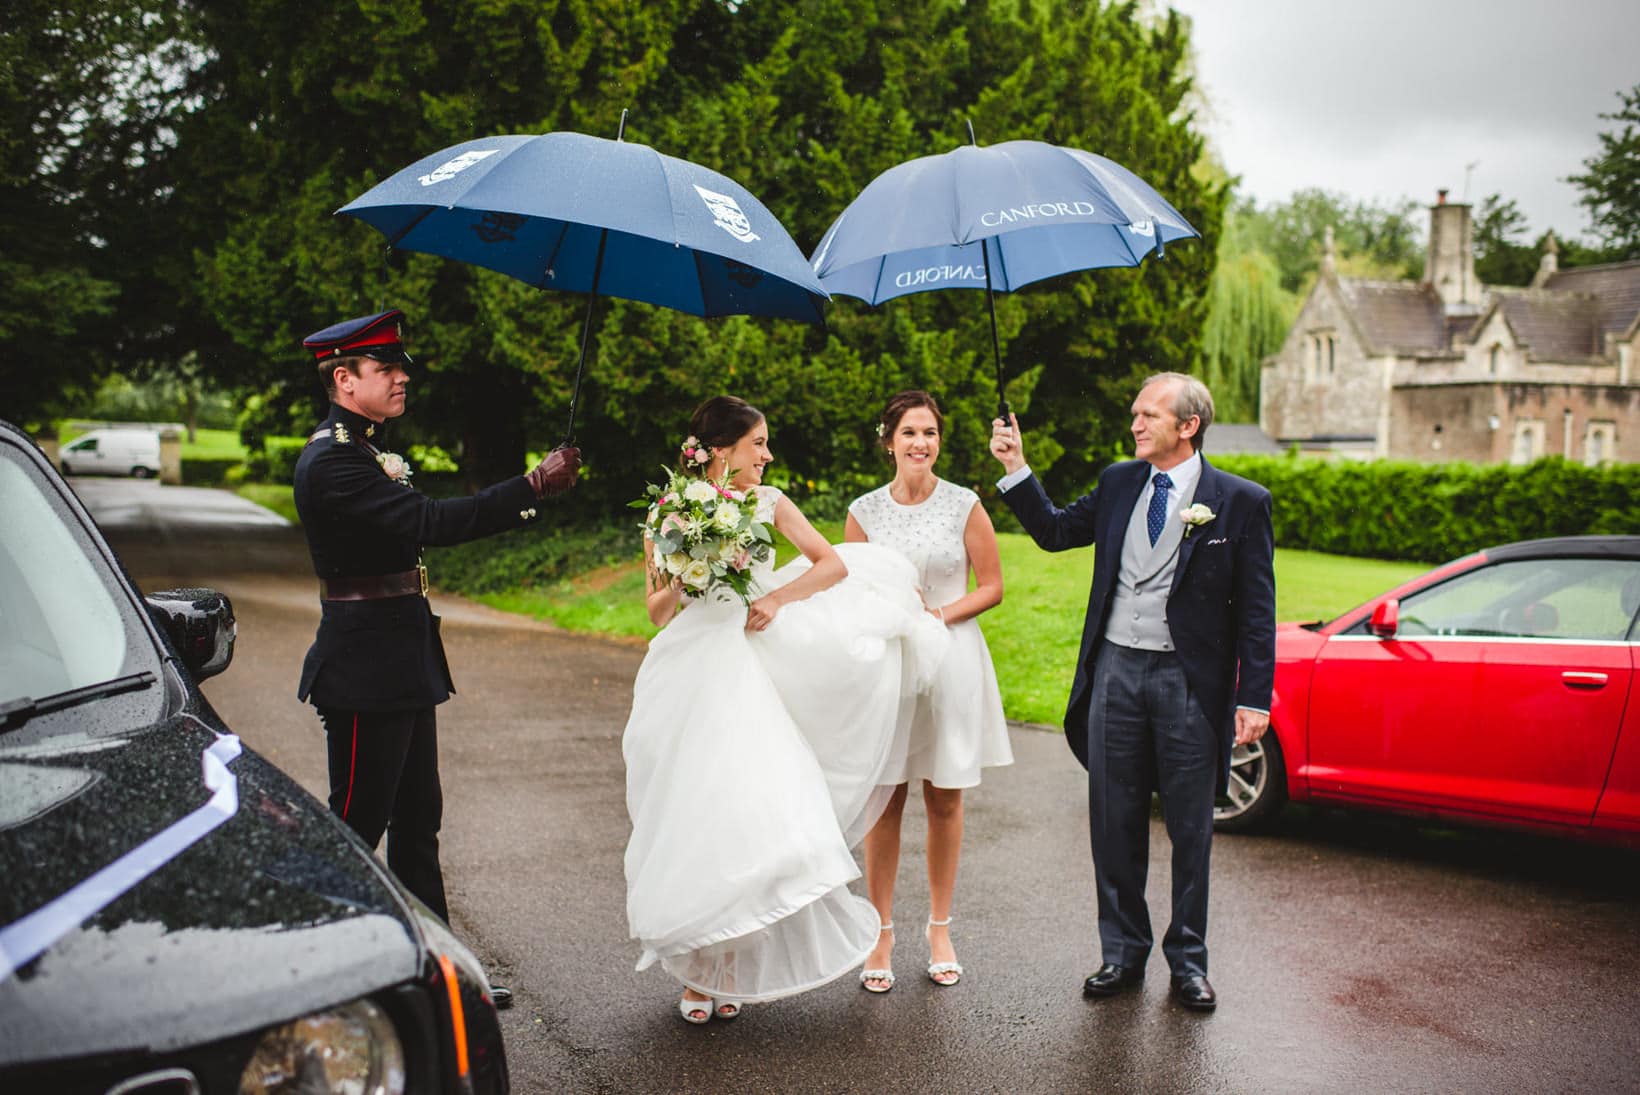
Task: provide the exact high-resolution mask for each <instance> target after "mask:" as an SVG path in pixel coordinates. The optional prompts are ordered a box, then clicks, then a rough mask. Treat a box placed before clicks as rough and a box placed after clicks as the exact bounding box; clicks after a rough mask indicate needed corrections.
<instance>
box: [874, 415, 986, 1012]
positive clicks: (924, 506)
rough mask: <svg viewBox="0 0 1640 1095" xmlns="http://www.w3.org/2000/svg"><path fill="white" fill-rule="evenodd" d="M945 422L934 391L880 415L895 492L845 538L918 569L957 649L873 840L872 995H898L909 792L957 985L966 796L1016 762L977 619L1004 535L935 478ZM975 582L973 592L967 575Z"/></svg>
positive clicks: (936, 946)
mask: <svg viewBox="0 0 1640 1095" xmlns="http://www.w3.org/2000/svg"><path fill="white" fill-rule="evenodd" d="M944 425H945V419H944V416H943V415H941V414H940V408H939V405H938V404H937V403H935V401H934V397H933V396H931V395H929V394H928V393H927V392H920V391H906V392H901V393H899V394H898V395H896V396H894V397H893V398H892V399H890V400H889V401H888V405H887V406H886V407H885V408H884V409H883V415H882V420H881V424H880V425H879V427H878V435H879V436H880V437H881V438H882V445H883V448H884V449H886V450H887V452H888V455H889V458H890V459H891V460H893V462H894V480H893V482H891V483H889V484H887V485H886V486H882V487H879V488H877V489H876V490H874V491H871V492H870V493H869V494H865V495H862V496H861V497H859V498H857V499H855V500H854V502H853V504H852V505H850V506H849V517H848V526H847V532H846V534H845V539H846V540H849V541H862V540H869V541H871V542H872V543H875V544H882V545H885V546H888V547H891V548H893V549H894V550H896V551H898V552H900V553H901V554H903V555H904V556H905V557H906V558H907V559H909V560H910V561H911V562H912V563H913V564H914V565H915V566H916V568H917V571H918V575H919V578H920V585H919V589H920V591H921V594H922V598H923V602H924V605H925V606H926V609H927V611H928V613H930V614H931V615H933V616H934V617H936V618H938V619H939V620H940V621H941V622H942V623H943V624H944V625H945V627H946V629H947V630H948V631H949V633H950V636H951V640H952V642H951V649H950V651H949V652H948V653H947V654H946V656H945V658H944V660H943V661H942V662H941V663H940V666H939V670H938V673H937V675H936V677H935V679H934V683H933V686H932V687H931V688H930V689H929V690H928V691H927V692H925V693H923V694H922V695H920V696H918V697H917V699H916V704H917V709H916V715H915V719H914V721H913V723H912V728H911V740H910V742H909V744H908V746H907V756H906V764H905V767H904V768H902V769H900V770H899V771H898V772H896V773H894V775H895V776H896V777H897V778H896V782H897V783H898V785H899V786H898V787H897V788H896V790H895V792H894V796H893V798H891V799H890V800H889V803H888V806H887V808H886V809H885V811H884V813H883V815H882V817H881V819H880V820H879V821H878V822H877V824H876V826H875V827H874V828H873V829H872V830H871V832H870V833H869V834H868V835H867V836H866V841H865V859H866V886H867V889H868V890H869V892H870V894H871V901H872V904H873V905H875V906H876V908H877V913H878V915H879V916H880V917H881V926H880V935H879V938H878V941H877V945H876V947H874V948H873V949H872V952H871V954H870V955H869V956H868V957H867V959H866V963H865V968H864V969H863V970H862V971H861V973H860V984H861V985H862V986H863V987H864V988H865V989H866V990H867V991H869V992H887V991H888V990H889V989H891V988H893V987H894V972H893V968H892V966H891V965H890V963H889V956H890V954H891V953H892V951H893V948H894V921H893V915H892V914H893V910H894V880H895V876H896V875H897V874H898V872H899V866H900V818H901V814H902V813H903V811H904V808H905V799H906V789H907V784H908V783H909V782H910V781H912V780H920V781H922V788H923V805H924V807H925V808H926V810H927V814H928V896H929V917H928V924H927V926H926V927H925V928H924V935H925V936H926V938H927V940H928V948H929V964H928V977H929V979H930V980H931V981H933V982H934V983H935V984H936V985H942V986H950V985H954V984H956V983H957V981H958V980H959V979H960V978H961V977H962V966H961V965H960V964H958V962H957V956H956V951H955V949H954V948H953V947H952V944H951V931H950V926H951V895H952V890H953V889H954V888H955V886H956V880H957V860H958V858H959V856H960V854H961V851H962V792H963V789H964V788H967V787H976V786H978V785H979V781H980V769H982V768H992V767H997V766H1000V765H1004V764H1012V763H1013V761H1014V755H1013V750H1012V748H1011V747H1010V746H1009V744H1008V724H1007V721H1006V720H1005V719H1004V717H1003V714H1002V697H1001V694H1000V693H999V691H998V689H997V677H996V670H995V668H993V666H992V665H991V653H990V651H989V650H988V649H987V648H986V645H985V636H984V635H983V634H981V632H980V629H979V622H978V620H977V617H978V616H979V614H980V613H982V612H984V611H985V610H986V609H988V608H993V607H995V606H996V605H998V604H1000V603H1002V564H1001V562H1000V560H999V559H998V555H997V538H996V531H995V530H994V529H993V528H992V527H991V518H990V517H989V516H988V515H987V514H986V512H985V507H983V506H981V505H980V502H979V496H978V495H976V494H975V493H974V492H973V491H971V490H969V489H967V488H966V487H959V486H957V485H956V484H955V483H950V482H947V481H946V480H944V479H941V478H939V477H938V476H936V475H935V474H934V462H935V461H936V460H937V459H938V458H939V454H940V436H941V433H942V431H943V429H944ZM970 572H972V573H973V575H974V588H973V589H972V590H970V589H969V588H968V576H969V573H970Z"/></svg>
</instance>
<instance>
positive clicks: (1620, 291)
mask: <svg viewBox="0 0 1640 1095" xmlns="http://www.w3.org/2000/svg"><path fill="white" fill-rule="evenodd" d="M1543 288H1544V289H1548V290H1558V291H1560V292H1566V293H1583V294H1587V295H1589V296H1591V297H1594V298H1595V299H1596V300H1597V301H1599V303H1600V317H1599V324H1600V333H1601V334H1602V335H1605V334H1622V333H1623V332H1625V331H1627V330H1629V328H1631V327H1632V326H1633V325H1634V321H1635V317H1636V316H1637V315H1640V262H1608V263H1604V264H1602V265H1600V266H1574V267H1573V268H1572V269H1570V270H1561V271H1558V272H1556V273H1554V274H1551V275H1550V276H1549V277H1548V279H1547V280H1545V281H1544V283H1543ZM1601 349H1604V347H1602V348H1601ZM1597 352H1599V351H1597Z"/></svg>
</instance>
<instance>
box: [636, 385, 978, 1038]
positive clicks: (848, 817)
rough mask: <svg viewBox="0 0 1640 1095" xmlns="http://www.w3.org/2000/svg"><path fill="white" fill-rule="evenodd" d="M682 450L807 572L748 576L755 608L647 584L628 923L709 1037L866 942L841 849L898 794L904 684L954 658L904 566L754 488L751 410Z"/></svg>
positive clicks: (711, 426)
mask: <svg viewBox="0 0 1640 1095" xmlns="http://www.w3.org/2000/svg"><path fill="white" fill-rule="evenodd" d="M690 432H691V433H692V434H693V435H694V436H695V437H697V438H699V439H700V440H701V441H702V442H703V443H704V444H705V445H706V446H708V447H709V449H710V450H711V452H712V460H711V463H710V464H709V465H707V466H706V467H705V468H704V469H698V470H699V471H701V472H702V474H704V475H706V476H707V477H709V478H716V477H718V476H720V475H722V474H723V472H724V469H725V468H728V469H732V470H734V472H735V480H734V484H735V486H736V487H737V488H740V489H745V490H750V491H751V493H752V497H753V499H754V500H755V506H756V509H755V512H756V514H757V516H758V518H759V519H761V520H769V521H772V523H773V524H774V527H775V528H776V529H777V530H779V531H780V533H781V534H782V535H784V536H785V537H786V538H787V539H789V540H790V541H791V542H792V543H793V544H795V545H796V546H797V548H798V549H799V550H800V551H802V552H803V556H804V557H803V558H801V559H798V560H794V561H793V562H792V563H790V564H788V565H787V566H785V567H782V568H781V569H780V570H779V571H775V570H774V569H773V566H772V564H770V563H764V564H759V565H758V566H757V567H756V568H754V574H753V588H752V596H753V598H754V599H753V600H752V601H751V604H750V606H749V607H748V606H747V605H746V604H745V603H743V602H742V601H741V600H740V599H739V598H738V597H737V596H736V595H735V594H733V593H732V592H730V591H728V590H724V589H721V588H720V589H718V590H714V591H713V593H712V594H709V595H708V596H706V597H703V598H700V599H698V600H685V599H684V598H683V595H682V593H681V591H680V588H679V587H678V586H677V585H676V584H674V583H673V582H671V581H668V580H667V579H666V578H665V576H664V574H662V573H660V572H658V571H657V568H655V567H654V566H653V565H651V566H649V567H648V570H649V575H650V576H649V581H648V589H647V596H646V600H647V605H648V609H649V616H650V619H651V620H653V621H654V622H655V623H656V624H657V625H658V626H660V627H661V631H660V633H659V634H658V635H656V636H655V638H654V640H653V641H652V642H651V643H650V647H649V653H648V654H647V655H646V656H645V658H644V661H643V664H642V665H641V666H640V667H639V670H638V676H637V680H636V682H635V684H634V686H633V697H632V712H631V715H630V717H629V718H628V721H627V726H626V732H625V734H624V736H623V738H622V752H623V755H624V757H625V760H626V766H627V809H628V812H629V813H630V815H631V818H632V835H631V838H630V840H629V842H628V844H627V849H626V856H625V868H626V879H627V919H628V923H629V925H630V928H631V932H632V935H633V936H634V937H635V938H636V939H637V940H638V941H639V943H640V944H641V945H642V947H643V954H642V957H641V958H640V959H639V961H638V968H639V969H644V968H646V967H648V966H650V965H652V964H655V963H657V962H658V963H659V964H660V965H661V966H662V968H664V969H665V970H666V971H667V972H668V973H670V974H671V975H672V976H674V977H676V978H677V979H678V980H679V981H681V982H682V983H683V985H684V988H685V991H684V993H683V997H682V999H681V1000H680V1001H679V1005H678V1008H679V1011H680V1013H681V1014H682V1016H683V1018H684V1019H686V1020H688V1021H689V1022H692V1023H704V1022H707V1021H708V1020H710V1019H712V1018H718V1019H731V1018H734V1017H735V1016H736V1015H738V1014H739V1013H740V1008H741V1005H742V1004H744V1003H748V1002H755V1001H762V1000H772V999H775V998H777V997H780V996H786V995H790V994H792V993H797V992H802V991H804V990H806V989H810V988H814V987H816V986H818V985H821V984H824V983H825V982H827V981H829V980H831V979H833V978H835V977H838V976H840V975H842V974H844V973H847V972H848V971H849V970H851V969H853V968H854V967H855V966H857V965H859V964H860V962H861V961H862V960H864V958H865V956H866V954H867V952H868V951H870V949H871V947H872V945H873V944H874V943H875V942H876V939H877V914H876V911H875V909H873V908H872V906H871V904H870V903H869V902H867V901H866V900H865V899H864V898H862V897H859V896H857V895H855V894H852V893H850V892H849V890H848V883H849V882H850V881H852V880H853V879H855V878H858V877H859V873H860V872H859V869H858V867H857V866H856V865H855V862H854V858H853V856H852V854H851V852H850V848H851V846H852V845H853V844H855V843H857V842H858V841H859V840H860V838H861V837H862V836H863V835H864V833H865V831H866V830H867V829H868V828H869V827H870V826H871V824H872V822H873V821H875V819H876V817H877V816H878V815H879V814H880V812H881V810H882V808H883V805H884V804H885V803H886V802H887V801H888V799H889V798H890V797H891V796H892V794H893V782H894V781H893V779H892V774H893V772H895V771H897V770H898V768H899V767H900V766H901V765H903V763H904V751H905V742H906V735H907V732H908V731H909V727H910V714H911V711H912V710H913V706H914V699H915V688H916V686H917V682H918V681H921V682H922V683H924V684H926V683H927V681H928V680H930V679H931V678H932V675H933V673H934V668H935V666H936V664H937V661H938V658H939V656H940V655H941V654H942V653H943V651H944V649H945V647H946V646H948V645H949V640H948V638H947V637H946V635H945V634H944V632H943V629H941V628H940V627H939V626H938V625H937V623H932V624H931V622H930V621H929V619H928V617H927V616H926V615H925V614H924V613H923V612H922V606H921V603H920V601H919V600H918V597H917V594H916V573H915V571H914V569H913V568H912V567H911V566H910V564H909V563H907V562H906V561H905V560H904V559H903V558H901V557H899V556H897V555H895V554H894V553H893V552H891V551H888V550H886V549H882V548H876V547H873V546H871V545H851V544H843V545H839V546H838V547H836V548H834V547H833V546H832V545H830V544H828V543H827V542H826V541H825V539H824V537H822V536H821V535H820V534H819V533H818V532H817V531H815V529H814V527H813V526H812V525H811V524H809V522H808V520H807V519H805V518H804V516H803V514H802V513H801V512H799V511H798V509H797V507H796V506H795V505H794V504H793V503H792V502H791V500H790V499H788V498H786V497H785V496H784V495H783V494H781V493H780V491H778V490H776V489H774V488H773V487H767V486H762V485H761V483H762V477H763V469H764V468H765V467H766V466H767V465H768V464H769V462H770V461H771V460H772V459H773V457H772V455H771V454H770V452H769V431H768V425H767V423H766V422H765V421H764V419H763V416H762V415H761V414H760V413H759V412H758V411H757V410H756V409H755V408H752V407H750V406H748V405H747V404H746V403H745V402H743V401H742V400H739V399H734V398H733V397H728V396H719V397H717V398H715V399H712V400H708V401H707V402H706V403H705V404H703V405H702V406H701V408H700V409H699V410H697V411H696V412H695V417H694V419H693V420H692V421H691V423H690ZM644 554H645V559H646V561H648V562H652V557H653V546H652V544H650V543H648V542H646V543H645V545H644ZM885 773H886V774H885Z"/></svg>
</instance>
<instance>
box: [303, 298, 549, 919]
mask: <svg viewBox="0 0 1640 1095" xmlns="http://www.w3.org/2000/svg"><path fill="white" fill-rule="evenodd" d="M403 321H404V315H403V313H402V312H400V311H399V310H398V309H396V308H395V309H392V310H389V311H386V312H382V313H379V314H377V315H373V316H364V317H362V318H359V319H352V320H348V321H346V322H344V323H338V324H336V325H335V326H332V327H327V328H325V329H324V330H322V331H319V332H317V333H315V334H312V335H309V336H308V337H307V338H306V339H305V340H303V343H302V345H303V346H304V347H305V348H306V349H307V350H308V352H310V353H312V354H313V355H314V358H315V360H316V361H317V362H318V366H319V376H320V379H321V380H322V382H323V383H324V385H325V389H326V391H327V393H328V394H329V396H330V400H331V408H330V416H329V417H328V418H326V419H325V421H324V423H323V424H322V425H320V427H319V428H318V429H317V430H316V431H314V433H313V435H312V436H311V437H310V438H309V439H308V444H307V447H306V448H305V449H303V451H302V455H301V457H300V459H299V460H298V461H297V463H296V510H297V512H298V513H299V514H300V515H301V518H302V528H303V531H304V532H306V534H307V540H308V548H309V550H310V551H311V552H312V555H313V568H314V570H315V571H316V572H317V574H318V576H319V597H320V604H321V608H322V615H321V617H320V620H319V631H318V634H317V636H316V637H315V638H314V641H313V646H312V647H311V648H310V649H309V650H308V653H307V658H306V660H305V661H304V662H303V664H302V681H301V685H300V687H299V688H298V693H297V694H298V696H299V698H301V699H302V700H311V701H312V703H313V705H314V706H315V707H316V708H318V712H319V718H320V719H321V720H322V721H323V723H324V727H325V735H326V738H327V741H328V747H329V759H330V808H331V810H332V811H334V812H335V813H336V814H337V815H338V816H340V817H341V818H342V820H343V821H345V822H347V823H348V825H350V826H352V828H353V830H354V831H355V832H356V833H358V834H359V836H360V837H362V838H363V839H364V842H365V843H366V844H368V845H369V846H370V847H371V848H375V847H376V845H377V843H378V842H379V841H380V840H381V837H382V833H383V832H384V831H385V832H386V833H387V863H388V866H389V867H391V868H392V869H393V872H394V873H395V874H396V875H398V876H399V878H400V879H401V880H402V881H403V882H404V884H405V885H406V886H407V887H408V888H409V889H410V892H411V893H413V894H415V895H416V896H417V897H419V898H420V899H421V900H422V901H423V902H425V903H426V904H427V906H428V907H429V908H431V909H432V910H433V911H434V912H436V913H438V914H439V916H441V917H444V918H445V919H448V918H449V912H448V909H447V907H446V905H445V899H444V878H443V874H442V873H441V872H440V870H439V860H438V833H439V824H440V820H441V816H442V814H443V794H442V791H441V790H440V786H439V771H438V729H437V720H436V718H435V708H436V707H437V705H438V704H441V703H443V702H444V701H445V700H446V699H448V698H449V697H450V694H451V693H452V692H454V691H455V687H454V685H453V684H452V683H451V680H450V669H449V665H448V664H447V663H446V661H445V658H444V646H443V644H442V643H441V642H440V641H439V619H438V617H437V616H435V615H433V612H432V609H431V608H430V607H429V605H428V603H427V570H426V568H425V567H424V566H422V565H421V549H422V547H423V546H424V545H428V544H431V545H443V544H459V543H464V542H465V541H468V540H476V539H478V538H479V537H481V536H489V535H491V534H492V533H497V532H505V531H506V530H507V529H512V528H519V527H521V526H523V525H528V524H531V523H533V522H534V521H536V520H537V519H538V512H537V511H538V507H539V506H540V505H541V502H542V499H544V498H547V497H549V496H552V495H557V494H562V493H563V492H565V491H567V490H569V489H570V487H571V486H573V485H574V483H575V477H576V472H577V469H578V468H579V467H580V460H581V457H580V452H579V451H578V450H576V449H574V448H561V449H557V450H554V451H553V452H552V453H550V454H548V456H547V457H546V459H544V460H542V461H541V463H540V464H539V465H537V466H536V467H535V468H533V469H531V470H530V471H529V472H528V473H526V474H524V475H520V476H517V477H516V478H513V479H508V480H505V481H503V482H500V483H497V484H495V485H494V486H492V487H487V488H486V489H484V490H482V491H479V492H478V493H477V494H475V495H472V496H471V497H467V498H453V499H441V500H435V499H432V498H428V497H427V496H426V495H424V494H421V493H420V492H418V491H417V490H416V489H415V488H414V487H412V486H411V484H410V474H411V469H410V466H409V464H408V463H407V462H406V461H405V460H404V459H403V458H402V457H400V456H399V455H398V454H396V453H393V452H389V451H386V449H385V446H386V444H387V438H386V425H387V423H388V422H389V421H390V420H391V419H394V418H397V417H398V416H399V415H401V414H403V413H404V400H405V387H406V384H407V383H408V375H407V373H406V367H407V366H408V365H409V364H410V358H409V355H407V354H406V353H405V352H404V345H403V341H402V325H403Z"/></svg>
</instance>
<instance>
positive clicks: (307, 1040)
mask: <svg viewBox="0 0 1640 1095" xmlns="http://www.w3.org/2000/svg"><path fill="white" fill-rule="evenodd" d="M239 1090H240V1092H241V1095H278V1093H283V1092H290V1093H292V1095H295V1093H297V1092H301V1093H302V1095H307V1093H308V1092H320V1091H323V1092H335V1093H337V1095H401V1093H402V1092H403V1091H404V1047H403V1046H402V1045H400V1044H399V1036H398V1032H397V1031H395V1030H394V1029H393V1022H392V1020H390V1019H389V1018H388V1017H387V1013H386V1012H384V1011H383V1010H382V1009H381V1008H379V1007H377V1006H376V1005H375V1004H373V1003H371V1002H370V1001H369V1000H355V1001H354V1002H353V1003H351V1004H344V1005H343V1006H341V1007H337V1008H330V1009H328V1010H326V1011H319V1012H314V1013H313V1014H312V1015H305V1016H303V1017H302V1018H300V1019H295V1020H292V1021H291V1022H289V1023H286V1024H285V1025H284V1026H281V1027H275V1028H274V1029H272V1030H270V1031H268V1032H267V1033H266V1034H264V1035H263V1036H262V1040H261V1041H260V1042H259V1043H257V1046H256V1052H254V1053H252V1054H251V1059H250V1063H248V1064H247V1065H246V1066H245V1071H244V1072H242V1073H241V1074H240V1076H239Z"/></svg>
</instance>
